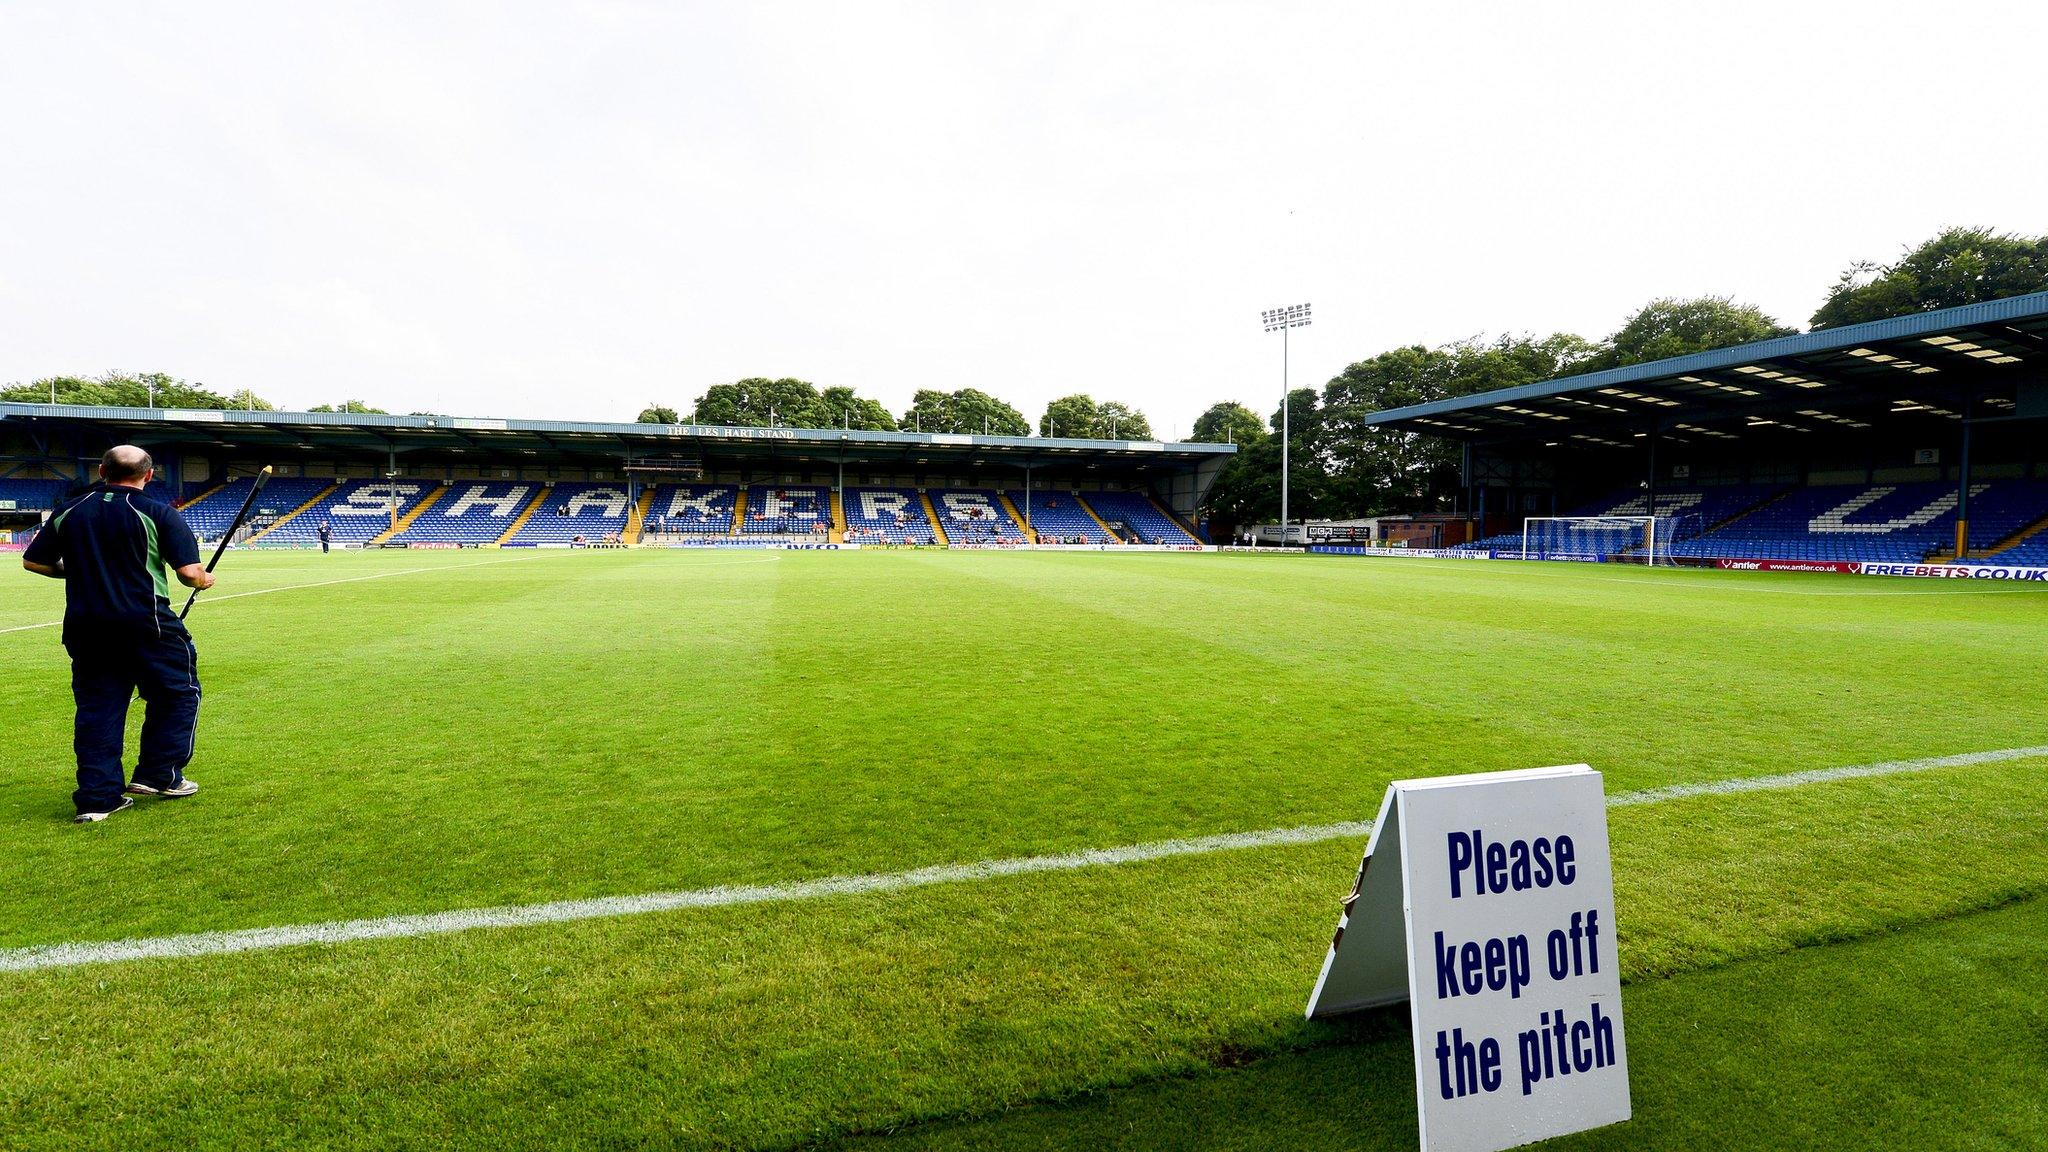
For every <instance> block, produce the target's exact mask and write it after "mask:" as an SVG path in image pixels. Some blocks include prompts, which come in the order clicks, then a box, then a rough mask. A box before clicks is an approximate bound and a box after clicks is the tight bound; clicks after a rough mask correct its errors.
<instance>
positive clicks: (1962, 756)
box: [1607, 744, 2048, 808]
mask: <svg viewBox="0 0 2048 1152" xmlns="http://www.w3.org/2000/svg"><path fill="white" fill-rule="evenodd" d="M2035 756H2048V744H2044V745H2040V746H2037V747H2033V748H2000V749H1998V750H1997V751H1993V752H1963V753H1959V754H1957V755H1955V756H1931V757H1928V758H1926V759H1924V760H1886V761H1883V762H1881V763H1877V764H1858V765H1855V766H1853V767H1849V768H1813V769H1809V770H1807V771H1805V772H1787V773H1784V774H1783V775H1779V776H1749V777H1741V776H1738V777H1736V778H1735V779H1733V780H1709V781H1706V782H1704V783H1700V784H1670V785H1666V786H1665V787H1662V788H1645V789H1643V790H1642V791H1640V792H1617V793H1615V794H1614V795H1612V796H1609V797H1608V798H1607V806H1608V807H1609V808H1630V807H1633V806H1635V805H1637V804H1661V803H1663V802H1664V801H1666V800H1683V799H1686V798H1687V797H1690V796H1726V795H1730V794H1733V793H1736V792H1763V791H1767V790H1769V789H1773V788H1799V787H1802V786H1804V785H1807V784H1825V783H1827V782H1829V781H1831V780H1860V779H1862V778H1864V777H1866V776H1896V775H1898V774H1899V773H1901V772H1926V771H1928V770H1930V769H1933V768H1967V767H1969V766H1970V765H1972V764H1996V763H1998V762H1999V761H2001V760H2026V759H2030V758H2032V757H2035Z"/></svg>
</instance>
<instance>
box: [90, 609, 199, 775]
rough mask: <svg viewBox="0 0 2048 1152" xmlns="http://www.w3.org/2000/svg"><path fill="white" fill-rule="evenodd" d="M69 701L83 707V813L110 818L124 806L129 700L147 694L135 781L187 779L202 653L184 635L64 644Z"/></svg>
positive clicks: (196, 721)
mask: <svg viewBox="0 0 2048 1152" xmlns="http://www.w3.org/2000/svg"><path fill="white" fill-rule="evenodd" d="M64 647H65V649H66V650H67V651H68V652H70V653H71V695H72V697H73V698H74V699H76V700H77V702H78V718H77V720H76V722H75V726H74V728H73V730H72V739H71V744H72V749H73V750H74V751H75V752H77V754H78V791H76V792H73V793H72V794H71V799H72V801H73V802H74V803H76V804H77V805H78V810H79V811H80V812H105V811H108V810H110V809H112V808H113V807H114V806H115V805H116V804H119V803H120V802H121V793H122V791H123V790H124V789H125V788H126V787H127V780H126V778H125V777H124V775H123V773H122V770H121V750H122V745H123V744H124V743H125V740H126V735H127V726H128V699H129V697H130V696H132V695H134V693H135V692H136V691H137V690H140V691H141V693H142V700H143V704H144V709H143V714H142V751H141V754H140V755H139V756H137V757H136V760H135V781H136V783H138V784H147V785H149V786H151V787H153V788H169V787H171V786H172V785H174V784H177V783H178V782H180V781H182V780H183V779H184V778H185V765H186V764H189V763H191V761H192V744H193V740H194V739H196V737H197V733H198V726H199V653H198V651H197V649H195V648H193V647H192V637H191V635H190V634H189V633H187V632H186V631H185V630H184V629H182V628H179V629H177V630H175V631H173V630H171V629H168V628H166V629H164V630H163V632H162V634H161V635H145V636H138V637H96V638H94V639H92V640H90V641H85V642H72V641H68V640H67V641H66V643H65V645H64Z"/></svg>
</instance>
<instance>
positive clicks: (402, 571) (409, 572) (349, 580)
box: [0, 553, 539, 636]
mask: <svg viewBox="0 0 2048 1152" xmlns="http://www.w3.org/2000/svg"><path fill="white" fill-rule="evenodd" d="M538 554H539V553H535V555H538ZM530 559H532V557H531V556H508V557H506V558H505V559H503V560H478V561H476V562H474V563H470V564H443V565H439V566H437V567H429V568H397V569H393V570H392V571H390V572H372V573H370V574H369V575H367V576H343V577H340V578H338V579H334V580H312V581H308V582H307V583H304V584H280V585H278V586H277V587H275V588H255V589H252V590H250V591H247V592H230V593H228V594H226V595H224V596H208V597H207V598H206V599H205V600H204V601H202V603H206V604H222V603H226V602H227V601H229V600H240V599H241V598H242V597H244V596H268V595H270V594H271V593H272V592H296V591H298V590H299V589H301V588H325V587H327V586H328V585H330V584H354V583H356V582H357V581H359V580H383V579H386V578H388V577H392V576H414V575H417V574H419V573H421V572H460V571H462V570H463V569H465V568H488V567H490V566H491V565H493V564H517V563H518V562H519V561H521V560H530ZM62 623H64V622H63V621H62V620H50V621H46V622H45V623H42V624H20V625H16V626H15V627H13V628H0V636H5V635H6V634H8V633H9V632H33V631H35V630H36V629H38V628H55V627H57V626H58V625H60V624H62Z"/></svg>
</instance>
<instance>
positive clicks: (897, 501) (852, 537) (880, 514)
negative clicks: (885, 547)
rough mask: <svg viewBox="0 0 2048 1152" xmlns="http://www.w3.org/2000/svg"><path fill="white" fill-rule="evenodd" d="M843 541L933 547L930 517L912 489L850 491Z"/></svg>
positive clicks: (847, 491) (852, 489)
mask: <svg viewBox="0 0 2048 1152" xmlns="http://www.w3.org/2000/svg"><path fill="white" fill-rule="evenodd" d="M844 499H845V508H846V538H847V540H849V541H851V542H852V543H855V544H933V543H936V542H937V538H936V537H935V536H934V535H933V534H932V522H931V518H930V517H928V516H926V515H925V512H924V502H923V501H922V500H920V499H919V498H918V491H917V489H915V488H849V489H847V490H846V495H845V498H844Z"/></svg>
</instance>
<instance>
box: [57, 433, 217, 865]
mask: <svg viewBox="0 0 2048 1152" xmlns="http://www.w3.org/2000/svg"><path fill="white" fill-rule="evenodd" d="M155 473H156V465H155V462H154V461H152V460H151V459H150V458H149V453H147V452H144V451H143V450H142V449H140V448H137V447H134V446H133V445H129V444H123V445H121V446H119V447H116V448H110V449H108V450H107V454H106V455H105V456H102V457H101V458H100V483H98V484H95V485H93V486H92V487H91V488H88V489H86V490H85V492H84V493H83V494H81V495H79V496H76V497H74V498H73V499H72V500H71V501H70V502H69V503H67V504H66V505H65V506H64V507H62V508H60V509H58V510H57V512H56V514H55V515H53V516H51V517H50V521H49V523H48V524H47V525H45V526H44V528H43V530H42V532H40V533H38V534H37V536H36V538H35V540H34V541H32V542H31V543H30V544H29V546H28V552H27V553H26V554H24V555H23V557H22V560H21V566H22V567H24V568H26V569H28V570H29V571H31V572H34V573H36V574H37V575H40V576H48V577H51V578H52V579H57V580H62V581H64V649H65V651H67V652H69V653H70V654H71V694H72V697H73V698H74V699H75V700H76V702H77V705H78V715H77V719H76V721H75V722H74V725H73V729H72V747H73V749H74V751H76V753H77V754H78V791H76V792H73V793H72V794H71V799H72V802H73V803H74V804H76V805H77V806H78V817H77V822H78V823H80V824H85V823H90V822H92V821H96V820H104V819H106V818H107V817H109V816H111V815H113V814H114V813H116V812H119V811H120V810H122V809H123V808H126V807H128V806H129V805H131V804H133V803H135V801H134V800H133V799H131V797H133V796H166V797H170V796H190V795H192V794H193V793H194V792H197V791H199V785H197V784H195V783H193V782H192V781H190V780H187V779H185V775H184V770H185V765H186V764H187V763H190V762H191V759H192V749H193V742H194V740H195V738H196V729H197V725H198V723H199V656H198V653H197V652H196V651H195V650H194V648H193V647H192V635H191V633H189V632H187V631H185V625H184V622H183V621H181V620H179V619H178V614H177V612H175V611H174V610H173V609H172V608H171V599H170V584H169V582H168V581H166V580H165V579H164V569H165V568H166V567H169V568H170V569H171V570H172V571H173V572H175V573H176V574H177V577H178V582H179V583H181V584H183V585H185V586H186V587H187V588H194V589H202V588H210V587H212V586H213V576H212V574H211V573H209V572H207V570H206V568H205V566H203V565H202V564H200V562H199V541H198V539H197V538H196V537H195V536H193V534H192V529H190V528H189V527H187V526H186V525H185V518H184V517H182V516H180V515H178V510H177V509H176V508H173V507H171V506H170V505H169V504H166V503H164V502H163V501H161V500H158V499H156V498H155V497H152V496H149V495H147V494H146V493H145V492H144V491H143V486H144V485H146V484H148V483H149V481H150V478H151V477H152V476H154V475H155ZM138 689H139V690H140V691H141V693H142V699H143V701H144V702H145V704H146V709H145V711H144V713H143V719H142V751H141V755H139V756H138V757H137V758H136V761H135V778H134V781H133V782H132V783H130V784H128V786H127V788H126V789H125V790H124V789H123V788H122V780H123V774H122V771H121V751H122V743H123V738H124V736H125V734H126V728H127V722H128V699H129V696H130V695H131V694H133V693H134V692H136V691H137V690H138ZM124 791H125V793H126V794H124Z"/></svg>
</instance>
